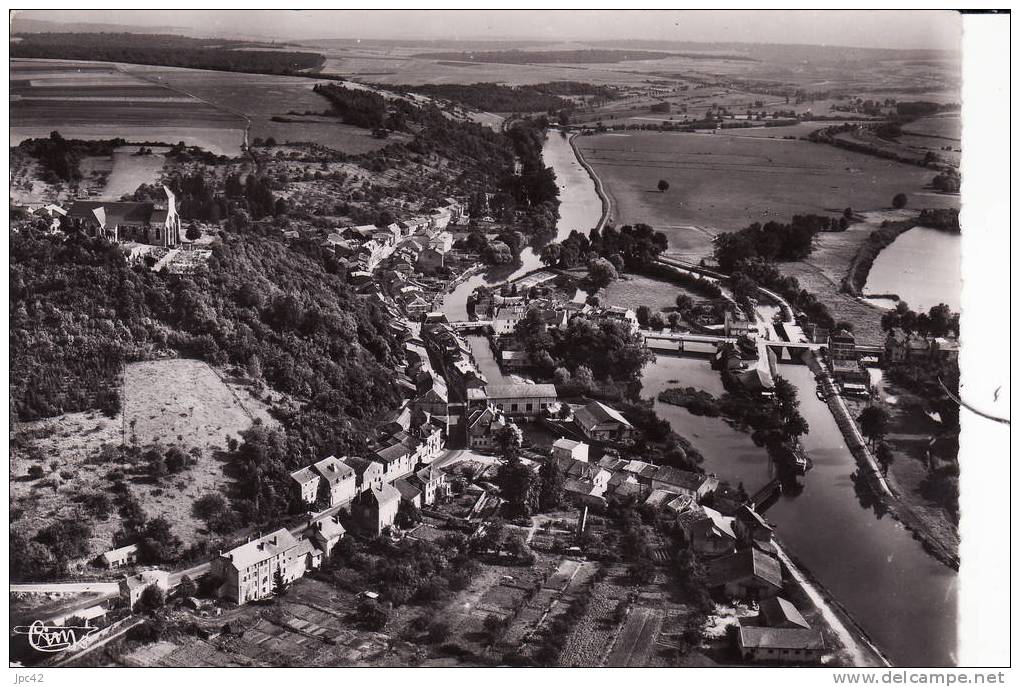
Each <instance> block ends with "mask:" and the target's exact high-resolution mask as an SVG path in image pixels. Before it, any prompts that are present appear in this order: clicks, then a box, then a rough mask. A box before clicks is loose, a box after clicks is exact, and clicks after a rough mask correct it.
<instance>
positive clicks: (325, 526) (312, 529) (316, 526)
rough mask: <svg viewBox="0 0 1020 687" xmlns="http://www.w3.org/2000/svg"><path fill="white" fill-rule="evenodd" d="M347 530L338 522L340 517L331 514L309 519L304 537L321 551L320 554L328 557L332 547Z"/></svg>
mask: <svg viewBox="0 0 1020 687" xmlns="http://www.w3.org/2000/svg"><path fill="white" fill-rule="evenodd" d="M346 534H347V530H346V529H344V526H343V525H342V524H340V518H338V517H337V516H335V515H333V516H330V517H326V518H320V519H318V520H310V521H309V522H308V528H307V529H306V530H305V532H304V537H305V538H306V539H309V540H311V541H312V543H314V544H315V546H316V547H317V548H318V549H319V550H320V551H322V555H323V556H326V557H329V555H330V554H331V553H333V547H335V546H336V545H337V543H338V542H339V541H340V540H341V539H343V538H344V535H346Z"/></svg>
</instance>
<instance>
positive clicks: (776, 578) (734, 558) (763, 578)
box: [705, 548, 783, 600]
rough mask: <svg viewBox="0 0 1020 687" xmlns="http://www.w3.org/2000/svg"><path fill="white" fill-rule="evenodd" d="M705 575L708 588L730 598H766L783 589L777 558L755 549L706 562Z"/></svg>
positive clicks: (781, 574)
mask: <svg viewBox="0 0 1020 687" xmlns="http://www.w3.org/2000/svg"><path fill="white" fill-rule="evenodd" d="M705 578H706V580H707V584H708V587H709V589H711V590H713V591H715V592H717V593H720V594H722V595H724V596H725V597H726V598H731V599H732V598H736V599H759V600H760V599H767V598H769V597H772V596H775V595H776V594H778V593H779V592H780V591H782V589H783V573H782V569H781V568H780V566H779V561H777V560H776V559H775V558H773V557H772V556H770V555H768V554H767V553H763V552H761V551H759V550H758V549H756V548H751V549H744V550H743V551H738V552H737V553H733V554H730V555H728V556H723V557H722V558H716V559H714V560H711V561H708V562H707V563H706V564H705Z"/></svg>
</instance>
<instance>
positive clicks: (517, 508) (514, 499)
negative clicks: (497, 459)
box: [496, 458, 539, 516]
mask: <svg viewBox="0 0 1020 687" xmlns="http://www.w3.org/2000/svg"><path fill="white" fill-rule="evenodd" d="M496 482H497V484H498V485H499V492H500V496H502V497H503V498H504V499H505V500H506V501H507V507H508V512H509V513H510V515H512V516H521V515H523V516H529V515H531V514H532V513H534V512H535V511H536V510H538V492H539V488H538V487H539V485H538V477H537V476H536V475H535V473H533V472H532V471H531V469H530V468H528V467H526V466H525V465H524V464H523V463H522V462H521V461H520V460H519V459H518V458H512V459H510V460H505V461H503V463H502V465H500V466H499V472H498V473H497V474H496Z"/></svg>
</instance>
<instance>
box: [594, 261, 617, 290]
mask: <svg viewBox="0 0 1020 687" xmlns="http://www.w3.org/2000/svg"><path fill="white" fill-rule="evenodd" d="M619 278H620V275H619V273H618V272H617V271H616V268H615V267H613V263H611V262H609V261H608V260H606V259H605V258H596V259H595V260H592V261H591V262H589V263H588V281H589V282H591V285H592V286H594V287H595V288H596V289H601V288H603V287H606V286H609V285H610V284H611V283H612V282H614V281H616V280H617V279H619Z"/></svg>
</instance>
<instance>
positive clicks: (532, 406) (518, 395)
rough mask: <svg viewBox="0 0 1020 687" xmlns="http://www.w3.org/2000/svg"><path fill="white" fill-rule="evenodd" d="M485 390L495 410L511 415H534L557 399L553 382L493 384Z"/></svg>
mask: <svg viewBox="0 0 1020 687" xmlns="http://www.w3.org/2000/svg"><path fill="white" fill-rule="evenodd" d="M485 392H486V395H487V396H488V399H489V402H490V403H492V404H493V405H494V406H496V409H497V410H502V411H503V412H504V413H506V414H507V415H510V416H511V417H535V416H537V415H540V414H541V413H542V412H543V411H544V410H545V409H546V408H548V407H549V406H550V405H551V404H553V403H556V400H557V395H556V386H555V385H554V384H498V385H495V384H494V385H489V386H488V387H487V388H486V390H485Z"/></svg>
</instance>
